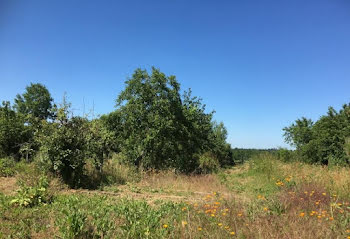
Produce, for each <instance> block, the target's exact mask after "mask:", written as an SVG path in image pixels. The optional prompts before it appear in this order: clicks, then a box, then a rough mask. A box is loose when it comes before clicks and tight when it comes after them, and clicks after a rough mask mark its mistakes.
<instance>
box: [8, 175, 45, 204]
mask: <svg viewBox="0 0 350 239" xmlns="http://www.w3.org/2000/svg"><path fill="white" fill-rule="evenodd" d="M48 186H49V182H48V180H47V178H46V177H45V176H41V177H40V179H39V181H38V182H37V184H36V185H35V186H27V185H25V184H22V185H20V189H19V190H18V192H17V195H16V196H15V198H14V199H13V200H12V201H11V204H12V205H17V206H21V207H33V206H36V205H39V204H41V203H46V202H49V201H50V200H51V198H50V197H49V195H48V194H47V188H48Z"/></svg>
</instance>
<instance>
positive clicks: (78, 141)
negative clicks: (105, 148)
mask: <svg viewBox="0 0 350 239" xmlns="http://www.w3.org/2000/svg"><path fill="white" fill-rule="evenodd" d="M68 113H69V112H68V106H67V105H65V106H63V107H62V108H61V109H60V110H59V113H58V117H57V120H56V122H54V123H52V124H48V125H46V126H45V129H44V131H45V133H44V134H43V136H42V138H41V139H40V140H41V143H42V146H41V157H42V158H41V159H42V161H44V162H46V163H47V164H48V165H49V168H50V170H51V171H52V172H55V173H56V174H58V175H60V176H61V177H62V179H63V180H64V182H65V183H67V184H68V185H69V186H70V187H72V188H76V187H80V186H81V185H83V183H84V176H85V175H84V165H85V163H86V156H87V133H88V130H89V129H88V124H87V120H86V119H84V118H81V117H71V118H69V117H68Z"/></svg>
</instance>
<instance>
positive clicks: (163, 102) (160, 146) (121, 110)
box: [0, 68, 234, 187]
mask: <svg viewBox="0 0 350 239" xmlns="http://www.w3.org/2000/svg"><path fill="white" fill-rule="evenodd" d="M213 113H214V112H209V113H208V112H206V109H205V105H204V104H203V103H202V100H201V99H200V98H197V97H194V96H192V94H191V90H188V91H185V93H184V94H181V92H180V84H179V83H178V81H177V80H176V78H175V76H166V75H165V74H164V73H162V72H160V71H159V70H158V69H156V68H152V70H151V73H148V72H147V71H146V70H141V69H137V70H135V72H134V74H133V75H132V77H131V78H130V79H128V80H127V81H126V86H125V89H124V90H123V91H122V92H121V93H120V94H119V96H118V97H117V99H116V109H115V110H114V111H113V112H111V113H109V114H106V115H102V116H101V117H99V118H97V119H93V120H89V119H88V118H87V117H84V116H76V115H74V114H73V112H72V110H71V107H70V104H69V103H68V102H67V101H66V100H65V99H64V100H63V102H61V103H60V104H56V103H54V101H53V98H52V97H51V94H50V92H49V91H48V89H47V88H46V87H45V86H44V85H42V84H30V85H29V86H27V87H26V90H25V92H24V93H23V94H19V95H17V96H16V98H15V99H14V104H13V105H11V104H10V102H8V101H6V102H3V103H2V106H1V107H0V156H1V157H13V158H14V160H17V161H19V160H27V161H32V160H37V161H40V162H41V163H43V164H45V165H46V166H47V168H48V169H49V170H50V171H52V172H53V173H56V174H58V175H60V176H61V177H62V179H63V180H64V181H65V182H66V183H68V184H69V185H70V186H71V187H79V186H81V185H82V184H83V182H84V180H86V179H85V178H84V177H85V173H84V167H85V165H86V162H87V159H90V160H92V161H93V162H94V167H95V168H96V170H97V171H102V168H103V164H104V161H105V160H106V159H108V158H110V156H111V155H112V154H114V153H118V154H122V155H123V157H121V158H123V159H124V161H125V162H124V163H126V164H132V165H136V166H137V167H139V168H142V169H146V170H147V169H175V170H177V171H179V172H185V173H191V172H195V173H203V172H204V173H205V172H210V171H213V170H216V169H218V168H219V167H225V166H229V165H233V164H234V160H233V153H232V150H231V146H230V145H229V144H228V143H227V142H226V138H227V130H226V128H225V126H224V124H223V123H217V122H215V121H214V120H213Z"/></svg>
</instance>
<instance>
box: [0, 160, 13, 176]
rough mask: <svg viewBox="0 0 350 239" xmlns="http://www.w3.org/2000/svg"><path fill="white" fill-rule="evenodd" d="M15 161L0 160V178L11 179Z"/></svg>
mask: <svg viewBox="0 0 350 239" xmlns="http://www.w3.org/2000/svg"><path fill="white" fill-rule="evenodd" d="M15 173H16V170H15V161H14V159H12V158H2V159H0V176H1V177H11V176H13V175H15Z"/></svg>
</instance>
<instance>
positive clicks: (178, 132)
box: [114, 68, 212, 171]
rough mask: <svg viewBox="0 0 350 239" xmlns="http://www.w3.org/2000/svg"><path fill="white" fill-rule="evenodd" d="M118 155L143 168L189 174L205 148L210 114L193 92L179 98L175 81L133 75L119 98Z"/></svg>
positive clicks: (157, 73) (143, 73) (155, 72)
mask: <svg viewBox="0 0 350 239" xmlns="http://www.w3.org/2000/svg"><path fill="white" fill-rule="evenodd" d="M114 115H115V116H116V117H115V119H118V121H119V122H120V125H121V127H119V129H120V134H119V135H120V138H121V139H122V140H121V147H122V151H123V152H124V153H125V154H126V155H127V156H128V158H129V159H130V162H131V163H134V164H136V165H142V166H143V167H144V168H159V169H160V168H169V167H172V168H176V169H178V170H181V171H191V170H192V171H193V170H194V169H195V167H197V166H198V156H197V157H196V155H199V154H200V153H202V152H204V150H205V148H206V147H207V146H208V145H209V134H210V132H211V129H212V128H211V119H212V113H209V114H207V113H205V105H203V104H202V103H201V100H200V99H198V98H197V97H192V96H191V92H190V91H189V92H187V93H185V94H184V96H183V98H181V95H180V85H179V83H178V82H177V81H176V78H175V76H166V75H165V74H164V73H161V72H160V71H159V70H157V69H155V68H152V74H151V75H149V74H148V73H147V71H145V70H141V69H137V70H136V71H135V72H134V74H133V76H132V77H131V78H130V79H129V80H128V81H126V88H125V89H124V90H123V91H122V92H121V93H120V95H119V96H118V98H117V110H116V112H115V113H114Z"/></svg>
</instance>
